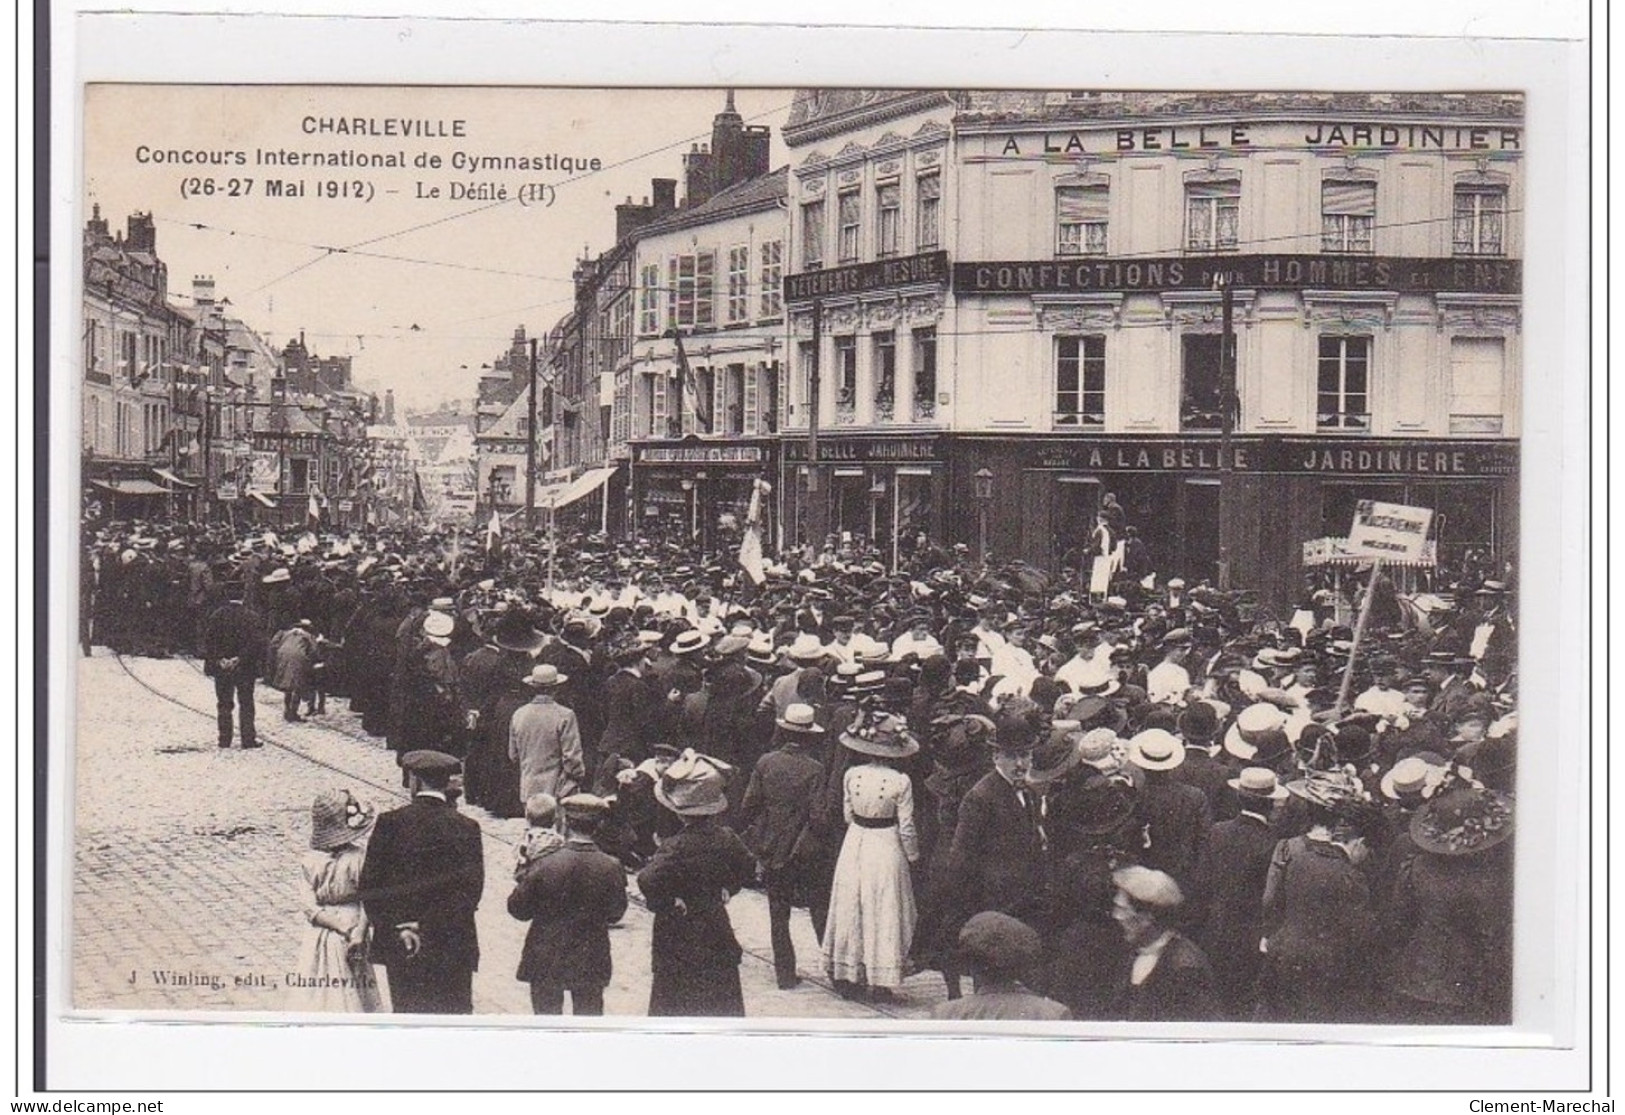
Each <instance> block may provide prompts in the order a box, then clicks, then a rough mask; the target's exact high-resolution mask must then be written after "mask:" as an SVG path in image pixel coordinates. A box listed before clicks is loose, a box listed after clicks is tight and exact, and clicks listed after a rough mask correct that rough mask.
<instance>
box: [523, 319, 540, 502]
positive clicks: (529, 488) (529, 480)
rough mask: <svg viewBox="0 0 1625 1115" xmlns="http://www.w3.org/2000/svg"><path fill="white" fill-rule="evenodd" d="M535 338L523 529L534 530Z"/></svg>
mask: <svg viewBox="0 0 1625 1115" xmlns="http://www.w3.org/2000/svg"><path fill="white" fill-rule="evenodd" d="M536 340H537V339H536V338H535V337H532V338H531V339H530V419H529V425H527V426H526V427H525V430H526V434H527V436H526V438H525V528H526V529H527V530H535V529H536V432H537V431H536V396H537V395H539V394H541V391H542V388H541V385H540V384H539V383H537V382H536Z"/></svg>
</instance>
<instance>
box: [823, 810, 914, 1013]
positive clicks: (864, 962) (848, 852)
mask: <svg viewBox="0 0 1625 1115" xmlns="http://www.w3.org/2000/svg"><path fill="white" fill-rule="evenodd" d="M914 922H915V913H914V884H913V880H912V879H911V878H910V875H909V866H908V857H907V856H906V855H904V854H903V842H902V840H901V838H900V837H899V836H898V834H897V828H896V826H892V827H891V828H883V829H871V828H864V827H862V826H861V825H849V826H848V827H847V830H846V840H845V841H844V842H843V843H842V844H841V856H840V858H839V859H838V860H836V862H835V884H834V886H833V887H832V888H831V890H830V897H829V918H828V920H827V921H825V923H824V969H825V970H826V971H827V972H829V974H830V975H831V977H832V978H834V979H838V980H848V981H851V982H852V983H867V984H868V985H869V986H870V987H891V988H895V987H901V986H902V984H903V966H904V962H905V961H906V959H907V957H908V950H909V945H910V944H912V943H913V940H914Z"/></svg>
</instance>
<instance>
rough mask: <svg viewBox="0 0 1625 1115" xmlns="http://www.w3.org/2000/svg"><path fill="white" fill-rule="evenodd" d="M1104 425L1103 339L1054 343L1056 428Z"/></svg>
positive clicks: (1065, 339)
mask: <svg viewBox="0 0 1625 1115" xmlns="http://www.w3.org/2000/svg"><path fill="white" fill-rule="evenodd" d="M1105 424H1106V338H1105V337H1058V338H1056V341H1055V425H1057V426H1104V425H1105Z"/></svg>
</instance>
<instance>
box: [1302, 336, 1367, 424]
mask: <svg viewBox="0 0 1625 1115" xmlns="http://www.w3.org/2000/svg"><path fill="white" fill-rule="evenodd" d="M1370 384H1371V338H1370V337H1329V336H1323V337H1321V338H1320V359H1319V370H1318V381H1317V383H1316V395H1315V398H1316V403H1315V425H1316V426H1318V427H1319V428H1320V429H1322V430H1369V429H1370V428H1371V407H1370V401H1371V398H1370Z"/></svg>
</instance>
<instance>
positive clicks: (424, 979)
mask: <svg viewBox="0 0 1625 1115" xmlns="http://www.w3.org/2000/svg"><path fill="white" fill-rule="evenodd" d="M401 766H402V768H403V769H404V770H405V771H406V773H407V778H408V785H409V786H410V787H411V790H412V801H411V802H410V803H409V804H407V805H403V806H401V807H400V808H399V809H393V810H390V811H389V812H388V813H385V814H383V815H382V816H380V817H379V818H378V825H377V827H376V828H375V829H374V830H373V834H372V839H371V841H369V842H368V844H367V858H366V861H365V862H364V863H363V864H362V866H361V900H362V903H363V905H364V906H365V908H366V911H367V917H368V919H369V920H370V921H371V922H372V924H373V927H374V928H373V957H372V958H373V961H374V962H375V963H378V964H382V965H383V966H384V971H385V973H386V974H387V975H388V977H389V998H390V1003H391V1005H392V1009H393V1010H394V1011H395V1013H397V1014H472V1013H473V1012H474V971H475V969H476V968H478V967H479V962H480V946H479V938H478V935H477V932H476V930H475V926H474V911H475V910H476V909H477V908H478V907H479V904H480V893H481V891H483V890H484V888H485V859H484V856H483V853H482V852H481V850H480V826H479V825H478V823H476V822H475V821H474V820H473V818H471V817H465V816H463V815H462V814H461V813H458V812H457V809H456V807H455V806H453V805H452V803H451V802H450V801H449V800H448V798H447V788H448V787H449V786H450V784H451V778H452V776H453V775H454V774H456V773H457V772H458V771H459V770H461V764H460V763H458V761H457V760H456V759H454V758H453V757H452V756H450V755H447V754H445V753H444V752H440V751H409V752H407V753H406V754H405V755H403V756H402V757H401Z"/></svg>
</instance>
